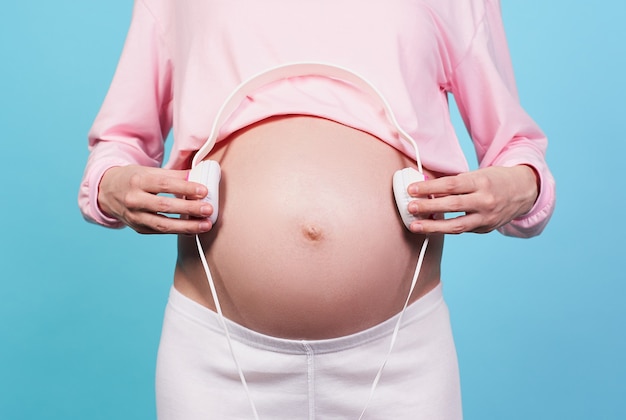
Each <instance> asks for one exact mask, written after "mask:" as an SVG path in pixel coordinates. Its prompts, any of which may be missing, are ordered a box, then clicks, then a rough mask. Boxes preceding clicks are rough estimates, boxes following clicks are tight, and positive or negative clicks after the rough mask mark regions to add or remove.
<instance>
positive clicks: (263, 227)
mask: <svg viewBox="0 0 626 420" xmlns="http://www.w3.org/2000/svg"><path fill="white" fill-rule="evenodd" d="M218 146H219V147H217V148H216V149H215V150H214V151H213V152H212V154H211V155H210V156H209V158H210V159H215V160H217V161H219V162H220V165H221V166H222V181H221V184H220V185H221V188H220V216H219V220H218V223H216V225H215V227H214V228H213V230H212V231H211V232H210V233H208V234H206V235H204V236H203V237H202V238H201V240H202V243H203V247H204V250H205V252H206V256H207V260H208V262H209V265H210V267H211V272H212V274H213V277H214V280H215V284H216V287H217V293H218V297H219V300H220V304H221V305H222V308H223V310H224V313H225V315H226V316H227V317H228V318H230V319H231V320H233V321H235V322H238V323H240V324H242V325H244V326H246V327H248V328H251V329H253V330H256V331H259V332H262V333H266V334H270V335H274V336H279V337H287V338H306V339H318V338H330V337H335V336H340V335H346V334H350V333H353V332H356V331H360V330H363V329H365V328H368V327H370V326H373V325H375V324H377V323H379V322H382V321H383V320H385V319H387V318H389V317H391V316H393V315H394V314H395V313H397V312H398V311H399V310H400V309H401V308H402V304H403V302H404V300H405V299H406V297H407V294H408V291H409V286H410V281H411V278H412V275H413V271H414V268H415V263H416V259H417V254H418V252H419V248H420V246H421V243H422V241H423V237H420V236H418V235H413V234H410V233H409V232H408V231H406V230H405V228H404V226H403V225H402V223H401V221H400V219H399V216H398V215H397V210H396V208H395V204H394V201H393V195H392V190H391V178H392V175H393V173H394V171H396V170H397V169H400V168H403V167H406V166H409V165H410V164H411V162H410V160H409V159H407V158H406V157H405V156H404V155H402V154H400V153H399V152H397V151H396V150H395V149H393V148H391V147H390V146H388V145H387V144H386V143H384V142H382V141H380V140H379V139H377V138H375V137H372V136H370V135H369V134H366V133H364V132H361V131H358V130H355V129H352V128H349V127H346V126H343V125H340V124H337V123H335V122H331V121H328V120H324V119H320V118H314V117H305V116H291V117H276V118H272V119H269V120H265V121H263V122H261V123H258V124H255V125H253V126H250V127H248V128H247V129H245V130H242V131H240V132H237V133H236V134H234V135H233V136H231V138H230V139H228V140H227V141H225V142H222V143H220V144H219V145H218ZM433 239H434V240H433V242H432V246H431V247H430V250H429V252H428V254H427V258H426V261H425V264H424V268H423V269H422V273H421V277H420V280H419V284H418V290H417V292H416V293H415V297H417V296H419V295H420V294H424V293H425V292H427V291H428V290H430V289H431V288H432V287H434V286H435V285H436V283H437V282H438V280H439V263H440V259H441V242H442V240H441V238H433ZM175 285H176V287H177V288H178V289H179V290H180V291H181V292H182V293H184V294H186V295H188V296H189V297H191V298H192V299H194V300H196V301H198V302H200V303H201V304H203V305H205V306H207V307H209V308H214V305H213V301H212V298H211V295H210V290H209V287H208V283H207V280H206V276H205V274H204V272H203V271H202V268H201V266H200V260H199V258H198V256H197V250H196V247H195V242H194V241H193V238H189V237H181V238H180V239H179V258H178V263H177V271H176V276H175Z"/></svg>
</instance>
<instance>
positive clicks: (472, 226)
mask: <svg viewBox="0 0 626 420" xmlns="http://www.w3.org/2000/svg"><path fill="white" fill-rule="evenodd" d="M481 220H482V218H481V217H480V215H477V214H473V213H470V214H464V215H460V216H457V217H452V218H449V219H436V220H434V219H420V220H417V221H415V222H413V223H411V226H410V227H409V230H411V232H414V233H420V234H426V235H428V234H451V235H458V234H461V233H465V232H475V233H486V232H490V231H491V230H493V229H494V228H490V227H486V226H483V225H482V223H481Z"/></svg>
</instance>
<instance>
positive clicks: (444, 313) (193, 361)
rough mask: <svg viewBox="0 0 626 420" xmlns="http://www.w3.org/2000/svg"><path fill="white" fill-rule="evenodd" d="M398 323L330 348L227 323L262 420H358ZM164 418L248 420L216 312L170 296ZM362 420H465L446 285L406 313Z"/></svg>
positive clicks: (160, 369)
mask: <svg viewBox="0 0 626 420" xmlns="http://www.w3.org/2000/svg"><path fill="white" fill-rule="evenodd" d="M396 321H397V317H394V318H391V319H389V320H387V321H385V322H383V323H381V324H379V325H377V326H375V327H372V328H370V329H368V330H365V331H362V332H359V333H356V334H353V335H349V336H345V337H339V338H335V339H329V340H285V339H280V338H275V337H270V336H267V335H263V334H259V333H257V332H255V331H251V330H249V329H247V328H244V327H242V326H240V325H238V324H235V323H233V322H227V325H228V330H229V332H230V334H231V338H232V339H233V346H234V352H235V355H236V357H237V359H238V361H239V363H240V364H241V367H242V369H243V371H244V374H245V377H246V380H247V382H248V385H249V388H250V393H251V396H252V399H253V401H254V403H255V405H256V407H257V410H258V414H259V416H260V418H261V419H262V420H265V419H267V420H278V419H289V420H299V419H309V420H310V419H354V420H356V419H358V417H359V415H360V413H361V411H362V410H363V408H364V407H365V405H366V403H367V401H368V398H369V393H370V389H371V385H372V381H373V380H374V377H375V376H376V373H377V371H378V369H379V368H380V366H381V364H382V363H383V360H384V358H385V356H386V354H387V352H388V350H389V344H390V340H391V335H392V333H393V329H394V327H395V323H396ZM156 391H157V414H158V419H159V420H201V419H202V420H206V419H252V418H253V415H252V410H251V408H250V404H249V402H248V399H247V397H246V394H245V390H244V388H243V385H242V384H241V382H240V379H239V376H238V374H237V369H236V366H235V363H234V361H233V359H232V357H231V354H230V351H229V349H228V344H227V341H226V338H225V335H224V332H223V330H222V328H221V325H220V323H219V319H218V317H217V314H216V313H214V312H213V311H211V310H209V309H207V308H205V307H203V306H201V305H199V304H197V303H196V302H194V301H192V300H190V299H188V298H187V297H185V296H183V295H181V294H180V293H179V292H178V291H176V290H175V289H174V288H172V290H171V293H170V298H169V302H168V305H167V308H166V312H165V320H164V324H163V333H162V336H161V344H160V347H159V355H158V361H157V376H156ZM364 418H365V419H411V420H419V419H425V420H458V419H461V418H462V412H461V394H460V383H459V374H458V366H457V359H456V351H455V348H454V342H453V339H452V334H451V329H450V320H449V314H448V308H447V306H446V304H445V302H444V300H443V297H442V291H441V286H438V287H436V288H435V289H434V290H432V291H431V292H429V293H428V294H426V295H425V296H424V297H422V298H421V299H419V300H418V301H417V302H415V303H413V304H412V305H411V306H409V307H408V308H407V311H406V313H405V315H404V317H403V320H402V326H401V329H400V333H399V335H398V339H397V342H396V344H395V346H394V349H393V352H392V353H391V357H390V358H389V361H388V362H387V365H386V367H385V370H384V371H383V374H382V378H381V379H380V383H379V384H378V387H377V388H376V391H375V394H374V397H373V399H372V401H371V403H370V405H369V407H368V409H367V411H366V413H365V416H364Z"/></svg>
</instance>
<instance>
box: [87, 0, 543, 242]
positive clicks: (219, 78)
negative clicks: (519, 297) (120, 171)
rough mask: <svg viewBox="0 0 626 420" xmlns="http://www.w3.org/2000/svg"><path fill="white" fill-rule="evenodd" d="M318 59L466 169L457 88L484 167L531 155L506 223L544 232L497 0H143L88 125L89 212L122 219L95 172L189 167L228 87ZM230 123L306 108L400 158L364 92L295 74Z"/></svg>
mask: <svg viewBox="0 0 626 420" xmlns="http://www.w3.org/2000/svg"><path fill="white" fill-rule="evenodd" d="M303 61H314V62H322V63H329V64H334V65H339V66H342V67H346V68H348V69H350V70H353V71H355V72H356V73H358V74H360V75H361V76H363V77H365V78H366V79H367V80H369V81H370V82H371V83H373V84H374V85H375V86H376V87H377V88H378V89H379V90H380V91H381V92H382V94H383V95H384V96H385V98H386V99H387V100H388V101H389V103H390V104H391V107H392V109H393V112H394V114H395V116H396V118H397V119H398V122H399V123H400V125H401V126H402V128H403V129H404V130H405V131H407V132H408V133H409V134H410V135H411V136H412V137H413V138H414V139H415V140H416V141H417V144H418V146H419V148H420V154H421V157H422V162H423V163H424V165H425V166H426V167H427V168H429V169H432V170H435V171H439V172H443V173H446V174H457V173H460V172H463V171H467V170H468V165H467V161H466V159H465V157H464V156H463V153H462V150H461V147H460V146H459V144H458V140H457V137H456V135H455V133H454V129H453V127H452V124H451V122H450V118H449V113H448V103H447V94H448V93H452V94H453V95H454V97H455V99H456V101H457V103H458V105H459V108H460V111H461V114H462V117H463V119H464V121H465V123H466V125H467V128H468V130H469V132H470V134H471V137H472V139H473V141H474V144H475V148H476V153H477V157H478V161H479V164H480V166H481V167H486V166H492V165H499V166H513V165H517V164H528V165H530V166H532V167H534V168H535V169H536V170H537V173H538V174H539V175H540V181H541V193H540V196H539V198H538V200H537V202H536V204H535V206H534V207H533V209H532V210H531V211H530V212H529V213H528V214H527V215H525V216H523V217H521V218H520V219H517V220H514V221H512V222H511V223H509V224H508V225H506V226H504V227H503V228H501V229H500V231H501V232H502V233H504V234H507V235H513V236H522V237H528V236H533V235H537V234H539V233H540V232H541V231H542V230H543V228H544V227H545V225H546V223H547V221H548V219H549V218H550V215H551V214H552V211H553V209H554V202H555V189H554V181H553V178H552V175H551V174H550V171H549V169H548V167H547V165H546V162H545V150H546V146H547V140H546V138H545V136H544V134H543V133H542V132H541V130H540V129H539V127H537V125H536V124H535V123H534V122H533V120H532V119H531V118H530V117H529V116H528V115H527V114H526V113H525V111H524V110H523V109H522V107H521V106H520V104H519V99H518V96H517V90H516V86H515V81H514V77H513V70H512V67H511V61H510V58H509V53H508V47H507V44H506V38H505V35H504V29H503V27H502V21H501V15H500V4H499V1H498V0H463V1H461V0H424V1H420V2H416V1H413V0H396V1H394V2H364V1H361V0H341V1H335V0H333V1H331V0H319V1H315V2H294V1H289V0H274V1H267V2H266V1H231V0H212V1H205V0H186V1H184V2H183V1H174V0H136V2H135V8H134V13H133V19H132V23H131V27H130V30H129V33H128V37H127V40H126V45H125V47H124V51H123V53H122V56H121V59H120V62H119V65H118V69H117V72H116V74H115V77H114V80H113V82H112V84H111V87H110V90H109V93H108V95H107V97H106V99H105V102H104V104H103V106H102V109H101V111H100V113H99V114H98V116H97V118H96V121H95V122H94V125H93V127H92V130H91V132H90V134H89V148H90V151H91V154H90V157H89V161H88V163H87V167H86V170H85V175H84V179H83V182H82V184H81V187H80V192H79V206H80V208H81V211H82V212H83V214H84V216H85V218H87V219H88V220H90V221H93V222H96V223H99V224H102V225H105V226H109V227H121V224H120V223H119V222H118V221H116V220H113V219H110V218H108V217H106V215H104V214H102V212H101V211H100V209H99V208H98V206H97V202H96V201H97V200H96V198H97V192H98V184H99V181H100V179H101V177H102V175H103V174H104V172H105V171H106V170H107V169H109V168H110V167H112V166H119V165H127V164H140V165H148V166H159V165H161V164H162V163H163V159H164V141H165V137H166V136H167V134H168V133H169V131H170V129H173V133H174V144H173V145H172V151H171V155H170V156H169V159H168V161H167V163H166V165H165V167H166V168H173V169H182V168H184V167H185V165H186V163H187V162H188V159H189V157H190V156H191V155H193V153H194V152H195V151H196V150H197V149H199V148H200V146H202V144H203V143H204V141H205V140H206V138H207V137H208V135H209V131H210V128H211V123H212V121H213V119H214V117H215V115H216V113H217V111H218V108H219V106H220V105H221V104H222V103H223V102H224V100H225V99H226V98H227V96H228V95H229V93H230V92H231V91H232V90H234V89H235V87H237V86H238V85H239V84H240V83H241V82H242V81H244V80H245V79H247V78H249V77H251V76H252V75H254V74H256V73H258V72H260V71H263V70H266V69H268V68H270V67H274V66H277V65H280V64H286V63H291V62H303ZM255 101H256V103H257V104H263V105H264V106H251V107H247V110H246V111H245V112H243V113H242V114H240V115H237V116H236V118H233V119H232V121H229V122H228V124H227V125H226V126H225V127H223V128H222V130H221V137H222V138H223V137H225V136H227V135H228V134H229V133H231V132H232V131H234V130H236V129H238V128H241V127H243V126H245V125H248V124H251V123H253V122H255V121H258V120H260V119H262V118H264V117H265V116H269V115H276V114H284V113H303V114H311V115H319V116H324V117H326V118H330V119H333V120H336V121H338V122H341V123H344V124H347V125H350V126H353V127H355V128H359V129H363V130H366V131H368V132H370V133H372V134H374V135H376V136H378V137H380V138H381V139H382V140H383V141H386V142H388V143H389V144H390V145H391V146H393V147H396V148H398V149H399V150H401V151H402V152H404V153H407V154H409V155H410V154H411V151H410V150H408V149H406V147H405V145H403V144H401V143H399V142H398V140H397V137H394V136H391V135H389V130H388V127H387V123H386V121H385V120H384V119H382V118H372V116H371V115H370V114H368V112H370V111H371V110H368V109H367V108H366V107H360V106H359V103H360V101H359V96H358V93H357V92H352V91H350V89H349V88H348V87H346V86H343V85H342V84H341V83H339V82H337V81H333V80H329V79H323V80H322V79H316V78H301V79H295V80H291V79H290V80H285V81H284V82H281V83H278V84H276V86H275V89H272V90H271V91H264V92H259V94H258V96H257V95H255V96H252V97H251V98H250V102H251V103H254V102H255Z"/></svg>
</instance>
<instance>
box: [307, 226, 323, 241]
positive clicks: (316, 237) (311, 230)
mask: <svg viewBox="0 0 626 420" xmlns="http://www.w3.org/2000/svg"><path fill="white" fill-rule="evenodd" d="M302 234H303V235H304V238H305V239H307V240H309V241H311V242H319V241H321V240H322V239H323V238H324V232H323V231H322V229H321V228H320V227H319V226H317V225H314V224H306V225H304V226H302Z"/></svg>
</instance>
